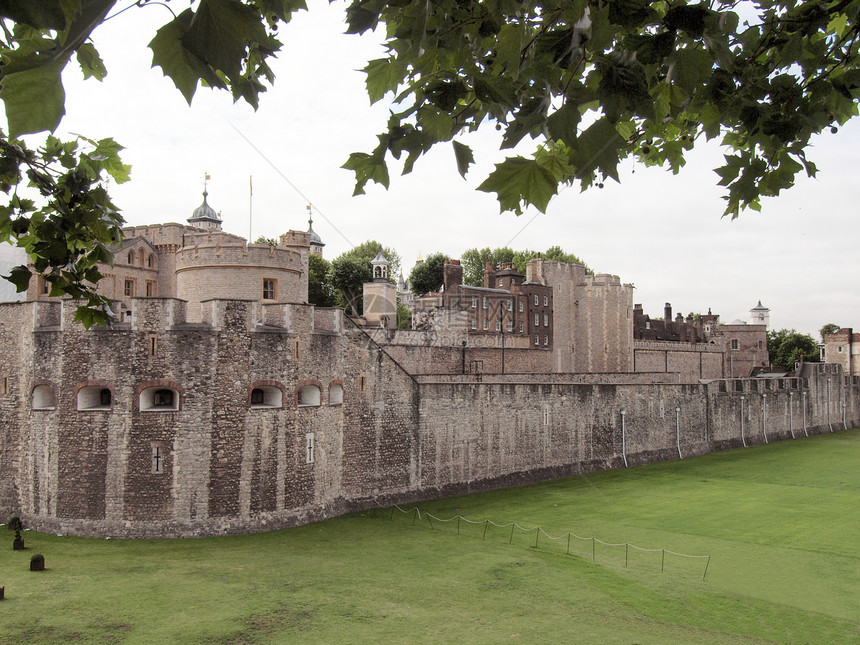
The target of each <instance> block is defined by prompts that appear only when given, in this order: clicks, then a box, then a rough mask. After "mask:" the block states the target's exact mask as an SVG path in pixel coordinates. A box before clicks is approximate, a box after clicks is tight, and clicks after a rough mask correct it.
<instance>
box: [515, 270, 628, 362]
mask: <svg viewBox="0 0 860 645" xmlns="http://www.w3.org/2000/svg"><path fill="white" fill-rule="evenodd" d="M526 279H527V280H528V281H530V282H540V283H541V284H544V285H546V286H548V287H552V289H553V308H554V309H553V316H554V320H555V324H554V346H553V371H556V372H632V371H633V286H632V285H630V284H622V283H621V280H620V278H619V277H618V276H614V275H609V274H604V273H601V274H597V275H588V274H587V273H586V269H585V267H584V266H581V265H578V264H567V263H564V262H554V261H547V260H539V259H538V260H531V261H530V262H529V263H528V265H527V267H526Z"/></svg>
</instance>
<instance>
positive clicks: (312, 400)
mask: <svg viewBox="0 0 860 645" xmlns="http://www.w3.org/2000/svg"><path fill="white" fill-rule="evenodd" d="M320 398H321V397H320V389H319V388H318V387H317V386H316V385H305V386H304V387H302V388H301V389H300V390H299V407H300V408H301V407H310V406H316V405H319V404H320Z"/></svg>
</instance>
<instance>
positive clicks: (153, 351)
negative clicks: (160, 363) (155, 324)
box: [149, 334, 158, 356]
mask: <svg viewBox="0 0 860 645" xmlns="http://www.w3.org/2000/svg"><path fill="white" fill-rule="evenodd" d="M149 355H150V356H158V337H157V336H156V335H155V334H150V335H149Z"/></svg>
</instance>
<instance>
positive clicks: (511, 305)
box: [508, 300, 514, 311]
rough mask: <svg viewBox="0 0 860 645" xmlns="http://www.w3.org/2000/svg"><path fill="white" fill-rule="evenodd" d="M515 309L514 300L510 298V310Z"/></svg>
mask: <svg viewBox="0 0 860 645" xmlns="http://www.w3.org/2000/svg"><path fill="white" fill-rule="evenodd" d="M513 310H514V301H513V300H508V311H513Z"/></svg>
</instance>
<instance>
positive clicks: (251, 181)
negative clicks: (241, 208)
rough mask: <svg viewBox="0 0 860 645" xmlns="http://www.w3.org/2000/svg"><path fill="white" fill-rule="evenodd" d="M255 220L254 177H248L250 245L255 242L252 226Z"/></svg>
mask: <svg viewBox="0 0 860 645" xmlns="http://www.w3.org/2000/svg"><path fill="white" fill-rule="evenodd" d="M253 219H254V176H253V175H248V244H251V243H252V242H253V241H254V238H253V237H252V233H251V226H252V225H253V224H252V223H253Z"/></svg>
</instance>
